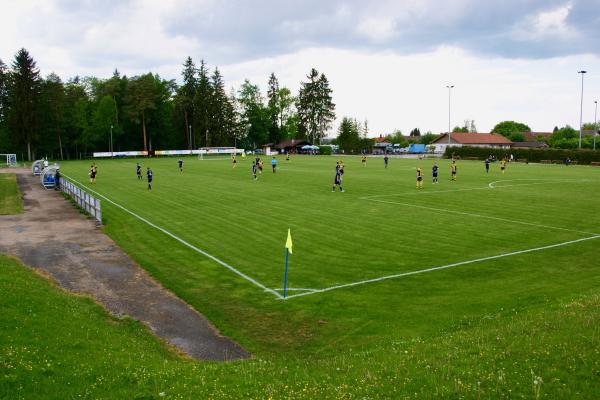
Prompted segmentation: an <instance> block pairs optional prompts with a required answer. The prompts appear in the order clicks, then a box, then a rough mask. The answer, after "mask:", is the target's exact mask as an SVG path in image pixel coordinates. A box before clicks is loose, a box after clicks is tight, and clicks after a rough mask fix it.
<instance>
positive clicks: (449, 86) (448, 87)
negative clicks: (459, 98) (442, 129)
mask: <svg viewBox="0 0 600 400" xmlns="http://www.w3.org/2000/svg"><path fill="white" fill-rule="evenodd" d="M453 87H454V85H447V86H446V88H447V89H448V144H450V91H451V90H452V88H453Z"/></svg>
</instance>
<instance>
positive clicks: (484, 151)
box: [444, 146, 600, 164]
mask: <svg viewBox="0 0 600 400" xmlns="http://www.w3.org/2000/svg"><path fill="white" fill-rule="evenodd" d="M453 154H454V155H455V156H459V157H460V158H465V157H477V159H479V160H485V159H486V158H487V157H489V156H490V155H493V156H496V157H497V158H498V159H502V158H504V157H507V158H508V157H509V156H510V154H512V155H513V157H514V158H515V160H521V159H524V160H527V161H528V162H540V161H541V160H558V161H564V160H566V159H567V158H570V159H571V160H572V161H577V163H578V164H589V163H591V162H593V161H594V162H600V150H596V151H594V150H586V149H584V150H570V149H495V148H491V147H468V146H464V147H451V146H450V147H446V152H445V153H444V157H446V158H452V155H453Z"/></svg>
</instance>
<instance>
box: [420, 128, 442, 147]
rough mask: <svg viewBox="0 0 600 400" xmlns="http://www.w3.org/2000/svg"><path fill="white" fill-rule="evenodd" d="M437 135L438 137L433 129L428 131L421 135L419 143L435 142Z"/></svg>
mask: <svg viewBox="0 0 600 400" xmlns="http://www.w3.org/2000/svg"><path fill="white" fill-rule="evenodd" d="M437 137H438V135H434V134H433V133H432V132H431V131H428V132H427V133H426V134H424V135H423V136H421V139H420V140H419V143H421V144H429V143H431V142H433V141H434V140H435V139H437Z"/></svg>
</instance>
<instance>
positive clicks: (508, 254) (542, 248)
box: [283, 235, 600, 300]
mask: <svg viewBox="0 0 600 400" xmlns="http://www.w3.org/2000/svg"><path fill="white" fill-rule="evenodd" d="M598 238H600V235H594V236H589V237H585V238H582V239H576V240H569V241H568V242H562V243H556V244H551V245H548V246H542V247H536V248H533V249H526V250H519V251H513V252H511V253H504V254H498V255H495V256H489V257H483V258H477V259H475V260H468V261H461V262H457V263H453V264H447V265H442V266H439V267H432V268H426V269H421V270H417V271H411V272H404V273H401V274H395V275H388V276H382V277H379V278H373V279H367V280H364V281H358V282H352V283H346V284H343V285H336V286H330V287H327V288H323V289H316V290H314V291H312V292H305V293H298V294H293V295H291V296H287V297H286V298H285V299H283V300H288V299H291V298H294V297H300V296H308V295H311V294H316V293H323V292H329V291H331V290H336V289H342V288H347V287H352V286H359V285H366V284H369V283H374V282H381V281H385V280H388V279H395V278H401V277H405V276H410V275H417V274H423V273H426V272H433V271H438V270H441V269H448V268H453V267H458V266H461V265H466V264H474V263H478V262H482V261H488V260H495V259H498V258H504V257H510V256H515V255H518V254H524V253H532V252H535V251H542V250H547V249H552V248H555V247H561V246H567V245H570V244H574V243H579V242H583V241H586V240H594V239H598Z"/></svg>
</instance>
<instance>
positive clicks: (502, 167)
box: [500, 158, 506, 173]
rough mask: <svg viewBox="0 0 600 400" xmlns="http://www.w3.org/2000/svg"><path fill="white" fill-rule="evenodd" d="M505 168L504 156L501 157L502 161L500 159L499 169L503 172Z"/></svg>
mask: <svg viewBox="0 0 600 400" xmlns="http://www.w3.org/2000/svg"><path fill="white" fill-rule="evenodd" d="M505 169H506V158H503V159H502V161H500V171H502V173H504V170H505Z"/></svg>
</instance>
